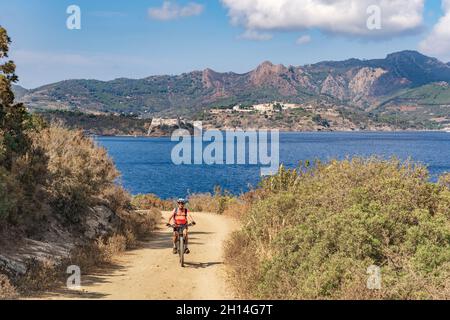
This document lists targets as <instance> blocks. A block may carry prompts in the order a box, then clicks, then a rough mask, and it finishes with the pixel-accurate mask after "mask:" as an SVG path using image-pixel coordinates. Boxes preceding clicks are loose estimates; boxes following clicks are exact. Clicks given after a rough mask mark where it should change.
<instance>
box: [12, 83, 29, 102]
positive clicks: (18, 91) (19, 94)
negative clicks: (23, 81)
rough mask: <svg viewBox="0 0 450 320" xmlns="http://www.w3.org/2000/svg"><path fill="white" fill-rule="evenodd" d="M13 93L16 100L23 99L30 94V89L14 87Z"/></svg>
mask: <svg viewBox="0 0 450 320" xmlns="http://www.w3.org/2000/svg"><path fill="white" fill-rule="evenodd" d="M12 91H13V93H14V96H15V97H16V99H22V98H23V96H25V95H26V94H27V93H28V89H25V88H24V87H21V86H18V85H13V86H12Z"/></svg>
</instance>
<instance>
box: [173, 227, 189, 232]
mask: <svg viewBox="0 0 450 320" xmlns="http://www.w3.org/2000/svg"><path fill="white" fill-rule="evenodd" d="M177 229H178V228H173V232H177ZM187 230H188V227H186V231H187Z"/></svg>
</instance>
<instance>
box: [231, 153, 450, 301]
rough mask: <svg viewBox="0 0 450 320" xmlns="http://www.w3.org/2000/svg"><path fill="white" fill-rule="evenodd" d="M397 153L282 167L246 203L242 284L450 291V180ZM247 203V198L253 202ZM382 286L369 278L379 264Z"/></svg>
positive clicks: (345, 292)
mask: <svg viewBox="0 0 450 320" xmlns="http://www.w3.org/2000/svg"><path fill="white" fill-rule="evenodd" d="M428 178H429V176H428V172H427V170H426V168H424V167H422V166H420V165H415V164H413V163H410V162H405V163H401V162H399V161H397V160H395V159H393V160H389V161H385V160H380V159H375V158H374V159H358V158H356V159H352V160H345V161H331V162H330V163H320V162H317V163H315V164H314V165H310V164H303V165H300V167H299V168H298V169H297V170H286V169H284V168H281V169H280V172H279V173H278V175H276V176H274V177H270V178H268V179H265V180H264V181H262V183H261V186H260V188H259V189H257V190H255V191H253V192H251V193H250V194H249V195H247V196H246V199H245V202H242V200H241V204H240V206H239V208H238V210H239V211H240V212H244V214H243V215H242V213H241V217H242V220H243V225H244V227H243V229H242V230H241V231H239V232H237V233H235V234H234V235H233V238H232V239H231V240H230V241H229V243H228V245H227V261H228V263H229V264H230V265H231V267H232V270H233V272H232V278H233V279H234V283H235V288H236V290H238V292H239V293H240V295H241V297H244V298H258V299H449V298H450V188H449V187H450V185H449V183H448V182H449V179H448V176H443V177H442V178H441V182H440V183H439V184H434V183H430V182H429V180H428ZM244 203H245V205H244ZM372 265H374V266H378V267H380V268H381V279H382V281H381V289H379V290H369V289H368V288H367V279H368V277H369V275H368V274H367V272H368V268H369V267H370V266H372Z"/></svg>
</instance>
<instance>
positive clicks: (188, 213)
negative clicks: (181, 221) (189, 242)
mask: <svg viewBox="0 0 450 320" xmlns="http://www.w3.org/2000/svg"><path fill="white" fill-rule="evenodd" d="M187 220H188V222H191V223H192V222H194V223H195V220H194V217H193V216H192V214H191V212H190V211H189V210H188V212H187Z"/></svg>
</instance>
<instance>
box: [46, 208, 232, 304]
mask: <svg viewBox="0 0 450 320" xmlns="http://www.w3.org/2000/svg"><path fill="white" fill-rule="evenodd" d="M169 215H170V213H169V212H164V213H163V220H162V221H161V225H160V226H159V228H158V230H156V231H155V233H154V235H153V236H152V237H151V238H150V240H149V241H146V242H144V243H143V245H142V247H141V248H139V249H137V250H133V251H128V252H125V253H124V254H122V255H121V256H119V257H117V258H116V259H115V261H114V262H113V263H112V264H111V265H110V266H108V267H105V268H101V269H99V270H98V271H97V272H94V273H92V274H89V275H84V276H82V278H81V281H82V290H81V291H77V292H76V291H70V290H67V289H64V290H56V291H54V292H50V293H46V294H45V295H44V296H42V297H41V298H44V299H139V300H143V299H156V300H160V299H183V300H186V299H187V300H193V299H198V300H206V299H211V300H221V299H233V298H235V297H234V295H233V294H232V291H231V289H230V288H229V286H228V285H227V283H226V272H225V266H224V265H223V243H224V241H225V240H226V239H227V237H228V236H229V234H230V233H231V232H232V231H234V230H235V229H237V227H238V223H237V221H235V220H233V219H231V218H228V217H224V216H220V215H215V214H209V213H193V214H192V215H193V217H194V218H195V221H196V222H197V225H196V226H194V227H192V228H190V239H189V240H190V241H189V248H190V250H191V254H189V255H186V256H185V260H186V263H185V264H186V266H185V268H181V267H180V265H179V263H178V255H174V254H172V242H171V236H172V233H171V230H169V229H168V228H166V227H165V226H164V224H165V223H166V221H167V217H168V216H169Z"/></svg>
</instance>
